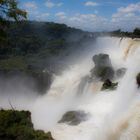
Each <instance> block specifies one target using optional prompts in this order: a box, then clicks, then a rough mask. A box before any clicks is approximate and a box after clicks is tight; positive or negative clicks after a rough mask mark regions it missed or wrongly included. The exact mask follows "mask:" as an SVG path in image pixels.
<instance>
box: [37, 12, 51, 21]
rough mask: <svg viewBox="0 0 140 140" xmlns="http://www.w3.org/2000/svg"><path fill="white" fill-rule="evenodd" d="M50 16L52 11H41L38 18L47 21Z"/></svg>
mask: <svg viewBox="0 0 140 140" xmlns="http://www.w3.org/2000/svg"><path fill="white" fill-rule="evenodd" d="M49 16H50V13H41V14H38V15H37V16H36V18H37V20H43V21H46V20H47V18H48V17H49Z"/></svg>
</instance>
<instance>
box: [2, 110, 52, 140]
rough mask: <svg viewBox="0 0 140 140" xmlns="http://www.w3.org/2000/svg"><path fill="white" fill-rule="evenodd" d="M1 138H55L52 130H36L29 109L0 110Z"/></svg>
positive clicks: (14, 139) (28, 139)
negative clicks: (46, 131)
mask: <svg viewBox="0 0 140 140" xmlns="http://www.w3.org/2000/svg"><path fill="white" fill-rule="evenodd" d="M0 140H54V139H53V138H52V135H51V133H50V132H48V133H45V132H44V131H42V130H34V128H33V124H32V122H31V114H30V112H29V111H15V110H0Z"/></svg>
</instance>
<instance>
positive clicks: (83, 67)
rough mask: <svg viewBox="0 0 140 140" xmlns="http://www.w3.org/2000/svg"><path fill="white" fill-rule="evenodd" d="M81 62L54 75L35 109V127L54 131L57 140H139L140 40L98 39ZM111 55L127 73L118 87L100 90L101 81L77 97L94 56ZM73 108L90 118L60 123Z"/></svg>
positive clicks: (33, 110) (33, 115)
mask: <svg viewBox="0 0 140 140" xmlns="http://www.w3.org/2000/svg"><path fill="white" fill-rule="evenodd" d="M96 48H98V50H97V49H96V50H94V47H93V50H92V48H90V52H89V55H87V56H84V57H83V60H80V61H79V63H78V64H75V65H73V66H72V67H71V68H70V69H68V70H66V71H64V72H63V74H62V75H60V76H57V77H55V80H54V82H53V84H52V86H51V89H50V90H49V92H48V93H47V94H46V95H44V96H43V97H41V98H40V99H37V101H36V103H35V105H34V107H33V108H32V118H33V122H34V124H35V127H36V128H40V129H44V130H46V131H49V130H50V131H51V132H52V134H53V137H54V138H55V139H56V140H128V139H129V140H137V138H138V137H139V135H140V116H139V115H140V95H139V94H140V93H139V92H140V91H139V89H138V88H137V85H136V75H137V73H138V72H140V55H139V54H140V40H137V39H135V40H132V39H129V38H123V39H121V38H109V37H106V38H99V39H98V40H97V42H96ZM96 53H107V54H109V56H110V58H111V61H112V64H113V67H114V68H115V69H117V68H122V67H125V68H127V72H126V74H125V76H124V77H123V78H122V79H120V80H119V85H118V88H117V90H114V91H100V90H99V89H100V87H101V83H93V84H91V85H90V86H88V87H86V88H85V90H84V93H82V94H81V95H80V96H77V88H78V84H79V82H80V81H81V78H82V77H83V76H85V75H88V74H89V71H90V70H91V68H92V67H93V62H92V56H93V55H94V54H96ZM70 110H83V111H85V112H87V113H90V117H89V119H88V120H87V121H83V122H81V123H80V124H79V125H75V126H71V125H68V124H65V123H61V124H59V123H57V122H58V121H59V120H60V119H61V118H62V116H63V114H64V113H65V112H67V111H70Z"/></svg>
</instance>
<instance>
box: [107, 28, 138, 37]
mask: <svg viewBox="0 0 140 140" xmlns="http://www.w3.org/2000/svg"><path fill="white" fill-rule="evenodd" d="M107 34H110V35H112V36H119V37H130V38H140V28H135V29H134V31H133V32H124V31H121V30H120V29H119V30H116V31H112V32H108V33H107Z"/></svg>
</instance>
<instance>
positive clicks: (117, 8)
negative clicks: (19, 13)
mask: <svg viewBox="0 0 140 140" xmlns="http://www.w3.org/2000/svg"><path fill="white" fill-rule="evenodd" d="M19 5H20V7H21V8H22V9H25V10H26V11H27V12H28V18H29V19H31V20H37V21H53V22H58V23H65V24H67V25H69V26H72V27H76V28H81V29H83V30H88V31H107V30H116V29H118V28H120V29H122V30H129V31H131V30H133V29H134V28H135V27H140V0H19Z"/></svg>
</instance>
